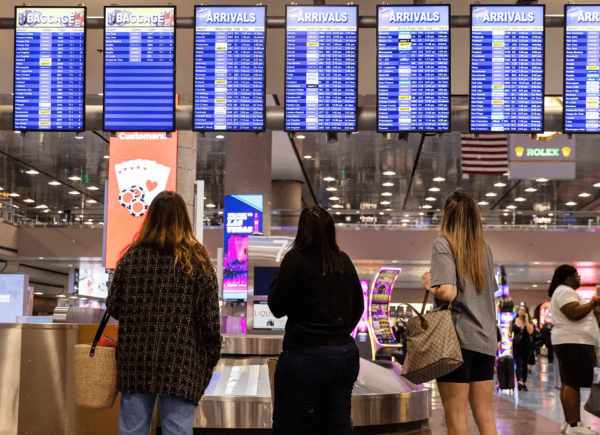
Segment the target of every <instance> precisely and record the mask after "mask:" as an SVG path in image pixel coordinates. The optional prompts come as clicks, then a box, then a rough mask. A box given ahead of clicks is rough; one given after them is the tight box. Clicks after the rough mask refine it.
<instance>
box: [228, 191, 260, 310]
mask: <svg viewBox="0 0 600 435" xmlns="http://www.w3.org/2000/svg"><path fill="white" fill-rule="evenodd" d="M224 213H225V226H224V230H223V233H224V238H225V240H224V244H223V299H224V300H246V299H248V246H249V236H251V235H252V234H262V229H263V196H262V195H226V196H225V212H224Z"/></svg>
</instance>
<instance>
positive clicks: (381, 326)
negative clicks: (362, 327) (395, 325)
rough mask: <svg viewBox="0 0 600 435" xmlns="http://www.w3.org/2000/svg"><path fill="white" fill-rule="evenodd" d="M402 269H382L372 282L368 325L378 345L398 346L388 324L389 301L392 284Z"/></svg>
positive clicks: (392, 288)
mask: <svg viewBox="0 0 600 435" xmlns="http://www.w3.org/2000/svg"><path fill="white" fill-rule="evenodd" d="M401 272H402V269H400V268H395V267H382V268H381V269H380V270H379V273H378V274H377V277H376V278H375V281H373V285H372V287H371V296H370V299H369V302H370V303H369V324H370V326H371V328H372V332H373V335H374V337H375V340H376V341H377V343H379V344H380V345H385V346H399V344H398V343H396V338H395V337H394V333H393V332H392V325H391V324H390V301H391V299H392V291H393V290H394V283H395V282H396V279H398V276H399V275H400V273H401Z"/></svg>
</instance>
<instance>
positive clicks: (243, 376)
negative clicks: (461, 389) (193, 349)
mask: <svg viewBox="0 0 600 435" xmlns="http://www.w3.org/2000/svg"><path fill="white" fill-rule="evenodd" d="M282 339H283V337H282V336H268V335H224V336H223V348H222V351H221V354H222V358H221V360H220V361H219V364H218V366H217V367H216V368H215V371H214V374H213V377H212V380H211V382H210V385H209V386H208V388H207V390H206V393H205V395H204V397H203V398H202V401H201V402H200V405H199V407H198V411H197V412H196V420H195V424H194V427H195V428H197V429H195V430H194V433H195V434H196V433H199V434H200V433H206V434H208V433H210V434H217V433H236V434H238V433H244V432H247V433H256V434H258V433H268V432H267V431H268V430H269V429H270V427H271V416H272V407H271V386H270V381H269V368H268V363H267V362H268V360H269V359H273V358H276V357H277V356H278V355H279V353H280V352H281V345H282ZM401 371H402V369H401V367H400V366H399V365H397V364H395V363H391V362H377V363H375V362H372V361H367V360H365V359H361V361H360V374H359V376H358V380H357V382H356V384H355V385H354V391H353V397H352V419H353V422H354V427H355V432H356V433H373V434H384V433H391V432H394V433H398V432H404V431H409V430H414V429H417V428H420V427H422V425H423V424H425V423H426V421H427V419H428V418H429V417H430V415H431V389H430V388H429V387H427V386H417V385H414V384H412V383H410V382H408V381H407V380H406V379H404V378H402V377H401V376H400V374H401Z"/></svg>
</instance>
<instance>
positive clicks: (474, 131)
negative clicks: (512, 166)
mask: <svg viewBox="0 0 600 435" xmlns="http://www.w3.org/2000/svg"><path fill="white" fill-rule="evenodd" d="M482 6H491V7H503V8H521V7H532V6H534V7H541V8H542V10H543V13H544V30H543V38H542V48H543V54H542V59H543V61H542V128H541V130H526V131H523V130H502V131H495V130H472V129H471V104H472V97H473V92H472V88H471V86H472V80H471V75H472V67H473V8H475V7H482ZM469 19H470V21H469V32H470V33H469V40H470V43H469V117H468V118H469V133H474V134H537V133H543V132H544V131H545V130H544V121H545V119H544V118H545V117H546V108H545V97H546V5H545V4H535V5H507V4H503V5H502V4H479V5H474V4H472V5H470V6H469Z"/></svg>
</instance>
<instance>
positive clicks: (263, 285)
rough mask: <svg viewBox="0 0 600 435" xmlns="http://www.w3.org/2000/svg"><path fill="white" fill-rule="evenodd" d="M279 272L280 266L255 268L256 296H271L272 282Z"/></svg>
mask: <svg viewBox="0 0 600 435" xmlns="http://www.w3.org/2000/svg"><path fill="white" fill-rule="evenodd" d="M278 274H279V267H272V266H271V267H263V266H256V267H255V268H254V296H269V290H270V288H271V283H272V282H273V280H274V279H275V278H277V275H278Z"/></svg>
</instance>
